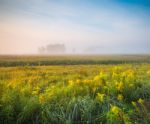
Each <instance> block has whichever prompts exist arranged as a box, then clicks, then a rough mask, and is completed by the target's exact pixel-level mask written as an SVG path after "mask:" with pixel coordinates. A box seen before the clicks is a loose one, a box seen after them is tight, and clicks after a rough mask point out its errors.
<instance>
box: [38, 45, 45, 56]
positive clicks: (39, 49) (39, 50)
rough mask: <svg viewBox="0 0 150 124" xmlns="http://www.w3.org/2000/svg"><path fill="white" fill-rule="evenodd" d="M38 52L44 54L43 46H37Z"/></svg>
mask: <svg viewBox="0 0 150 124" xmlns="http://www.w3.org/2000/svg"><path fill="white" fill-rule="evenodd" d="M38 52H39V53H40V54H44V53H45V52H46V51H45V47H39V48H38Z"/></svg>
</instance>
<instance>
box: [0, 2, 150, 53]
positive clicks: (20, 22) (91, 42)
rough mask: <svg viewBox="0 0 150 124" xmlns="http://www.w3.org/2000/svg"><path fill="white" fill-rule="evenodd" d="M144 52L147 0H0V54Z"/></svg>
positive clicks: (148, 37) (148, 43)
mask: <svg viewBox="0 0 150 124" xmlns="http://www.w3.org/2000/svg"><path fill="white" fill-rule="evenodd" d="M48 44H65V46H66V53H68V54H69V53H71V54H72V53H77V54H139V53H142V54H149V53H150V1H149V0H0V54H38V48H39V47H41V46H46V45H48Z"/></svg>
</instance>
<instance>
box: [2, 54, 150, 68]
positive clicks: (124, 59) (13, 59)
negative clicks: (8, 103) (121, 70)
mask: <svg viewBox="0 0 150 124" xmlns="http://www.w3.org/2000/svg"><path fill="white" fill-rule="evenodd" d="M125 63H130V64H132V63H150V55H53V56H52V55H51V56H46V55H45V56H35V55H30V56H27V55H24V56H19V55H18V56H9V55H8V56H2V55H1V56H0V66H1V67H2V66H6V67H7V66H37V65H80V64H84V65H85V64H86V65H94V64H125Z"/></svg>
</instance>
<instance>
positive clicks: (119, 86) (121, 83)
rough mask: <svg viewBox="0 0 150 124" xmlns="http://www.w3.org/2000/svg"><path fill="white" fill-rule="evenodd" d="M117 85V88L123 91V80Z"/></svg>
mask: <svg viewBox="0 0 150 124" xmlns="http://www.w3.org/2000/svg"><path fill="white" fill-rule="evenodd" d="M116 85H117V90H118V91H122V90H123V88H124V85H123V82H119V83H116Z"/></svg>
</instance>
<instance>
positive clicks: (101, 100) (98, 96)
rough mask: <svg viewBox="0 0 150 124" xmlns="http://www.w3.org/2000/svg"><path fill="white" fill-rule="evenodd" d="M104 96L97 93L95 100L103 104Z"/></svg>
mask: <svg viewBox="0 0 150 124" xmlns="http://www.w3.org/2000/svg"><path fill="white" fill-rule="evenodd" d="M104 96H105V94H101V93H97V99H98V100H99V101H100V102H104Z"/></svg>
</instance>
